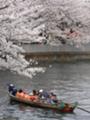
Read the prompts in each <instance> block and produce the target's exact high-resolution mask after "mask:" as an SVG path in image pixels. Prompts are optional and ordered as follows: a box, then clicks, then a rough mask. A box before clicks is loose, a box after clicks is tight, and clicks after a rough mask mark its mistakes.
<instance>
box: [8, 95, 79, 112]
mask: <svg viewBox="0 0 90 120" xmlns="http://www.w3.org/2000/svg"><path fill="white" fill-rule="evenodd" d="M9 96H10V100H11V101H16V102H19V103H23V104H27V105H30V106H32V107H38V108H43V109H51V110H55V111H58V112H62V113H72V112H73V111H74V109H75V108H76V107H77V103H76V102H75V103H71V104H69V103H64V102H61V103H59V104H54V105H52V104H48V103H44V102H41V101H39V102H33V101H31V100H25V99H21V98H18V97H16V96H13V95H12V94H9Z"/></svg>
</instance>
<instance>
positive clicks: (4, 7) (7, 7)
mask: <svg viewBox="0 0 90 120" xmlns="http://www.w3.org/2000/svg"><path fill="white" fill-rule="evenodd" d="M8 7H9V5H6V6H4V7H1V8H0V10H2V9H6V8H8Z"/></svg>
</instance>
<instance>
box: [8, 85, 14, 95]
mask: <svg viewBox="0 0 90 120" xmlns="http://www.w3.org/2000/svg"><path fill="white" fill-rule="evenodd" d="M14 88H15V86H14V85H13V84H9V85H8V91H9V92H10V93H11V92H12V91H13V89H14Z"/></svg>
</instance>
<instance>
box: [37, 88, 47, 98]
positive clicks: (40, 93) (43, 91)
mask: <svg viewBox="0 0 90 120" xmlns="http://www.w3.org/2000/svg"><path fill="white" fill-rule="evenodd" d="M39 97H40V98H41V99H47V98H49V93H48V92H47V91H45V90H43V89H41V90H39Z"/></svg>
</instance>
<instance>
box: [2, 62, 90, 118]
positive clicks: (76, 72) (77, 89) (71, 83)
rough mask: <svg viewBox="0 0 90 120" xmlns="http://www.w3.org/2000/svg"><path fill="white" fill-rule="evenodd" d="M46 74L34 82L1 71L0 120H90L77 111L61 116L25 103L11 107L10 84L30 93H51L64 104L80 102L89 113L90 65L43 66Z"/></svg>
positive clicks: (88, 63) (79, 63) (86, 63)
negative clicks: (37, 91)
mask: <svg viewBox="0 0 90 120" xmlns="http://www.w3.org/2000/svg"><path fill="white" fill-rule="evenodd" d="M39 66H44V67H46V68H47V69H46V71H45V73H38V74H37V75H36V76H34V77H33V78H32V79H30V78H27V77H24V76H19V75H16V74H15V73H11V72H10V71H8V70H7V71H5V70H0V120H51V119H52V120H90V113H88V112H85V111H83V110H80V109H75V111H74V113H73V114H59V113H56V112H55V111H51V110H49V111H48V110H43V109H38V108H32V107H30V106H25V105H22V104H14V105H11V104H10V102H9V97H8V94H7V84H8V83H14V84H15V85H16V86H18V87H21V88H23V89H25V90H26V91H27V92H30V91H31V90H32V89H41V88H44V89H46V90H50V91H53V92H55V93H56V94H57V95H58V98H59V99H61V100H63V101H65V102H75V101H77V102H78V103H79V106H80V107H81V108H84V109H85V110H88V111H90V62H89V61H87V62H84V61H83V62H78V63H76V62H72V63H60V62H59V63H55V62H54V63H53V62H52V63H51V64H50V63H43V62H42V64H40V65H39Z"/></svg>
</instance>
